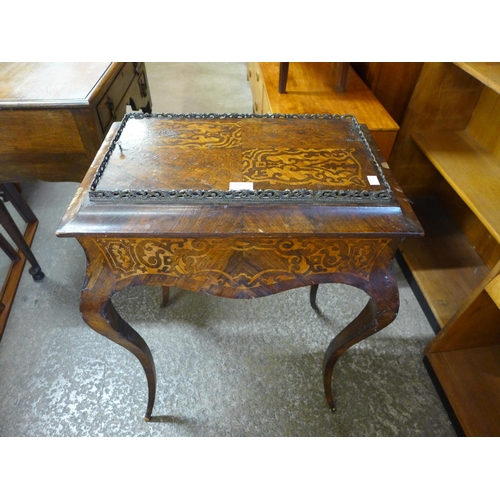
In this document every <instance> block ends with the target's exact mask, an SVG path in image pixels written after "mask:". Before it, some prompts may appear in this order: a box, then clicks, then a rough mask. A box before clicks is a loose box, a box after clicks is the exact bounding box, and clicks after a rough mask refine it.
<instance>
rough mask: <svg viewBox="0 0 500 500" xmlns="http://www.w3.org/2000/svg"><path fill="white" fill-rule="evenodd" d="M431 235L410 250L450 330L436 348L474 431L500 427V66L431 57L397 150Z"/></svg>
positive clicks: (408, 245) (435, 363)
mask: <svg viewBox="0 0 500 500" xmlns="http://www.w3.org/2000/svg"><path fill="white" fill-rule="evenodd" d="M390 165H391V168H392V170H393V173H394V175H395V176H396V178H397V179H398V181H399V182H400V184H401V185H402V188H403V190H404V192H405V194H406V195H407V196H408V197H409V198H410V199H411V200H412V202H413V207H414V209H415V212H416V213H417V216H418V217H419V220H420V221H421V223H422V225H423V226H424V230H425V232H426V235H425V237H424V238H421V239H420V240H419V241H417V240H413V241H410V240H408V241H406V242H404V243H403V245H402V247H401V253H402V256H403V257H404V259H405V262H406V264H407V265H408V267H409V269H410V271H411V273H412V276H413V278H414V280H415V282H416V283H417V284H418V286H419V288H420V290H421V291H422V293H423V295H424V297H425V299H426V301H427V303H428V305H429V307H430V309H431V311H432V313H433V314H434V317H435V319H436V321H437V324H438V325H439V328H440V331H439V333H438V335H437V336H436V338H435V339H433V341H432V342H431V343H430V344H429V346H428V347H427V349H426V356H427V359H428V361H429V363H430V365H431V367H432V369H433V370H434V373H435V374H436V376H437V378H438V380H439V382H440V384H441V386H442V388H443V390H444V392H445V394H446V396H447V398H448V400H449V402H450V404H451V407H452V409H453V411H454V413H455V415H456V416H457V418H458V420H459V423H460V424H461V426H462V428H463V430H464V432H465V434H466V435H470V436H478V435H490V436H491V435H495V436H498V435H500V313H499V310H498V307H499V298H498V290H499V287H500V284H499V279H500V278H499V277H498V275H499V272H500V64H499V63H426V64H425V65H424V67H423V68H422V72H421V74H420V77H419V80H418V82H417V85H416V87H415V91H414V93H413V96H412V98H411V100H410V103H409V105H408V109H407V113H406V116H405V119H404V121H403V124H402V127H401V131H400V134H399V136H398V139H397V141H396V144H395V146H394V150H393V153H392V155H391V157H390Z"/></svg>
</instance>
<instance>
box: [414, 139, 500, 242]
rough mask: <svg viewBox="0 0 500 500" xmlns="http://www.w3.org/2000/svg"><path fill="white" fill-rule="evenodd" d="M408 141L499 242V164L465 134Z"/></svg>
mask: <svg viewBox="0 0 500 500" xmlns="http://www.w3.org/2000/svg"><path fill="white" fill-rule="evenodd" d="M411 137H412V139H413V140H414V141H415V143H416V144H417V146H418V147H419V148H420V150H421V151H422V152H423V153H424V154H425V156H426V157H427V158H428V159H429V160H430V161H431V163H432V164H433V165H434V166H435V167H436V169H437V170H438V171H439V172H440V173H441V175H442V176H443V177H444V178H445V179H446V181H447V182H448V183H449V184H450V186H451V187H452V188H453V189H454V190H455V191H456V193H457V194H458V195H459V196H460V198H462V200H463V201H464V202H465V203H466V204H467V205H468V206H469V208H470V209H471V210H472V211H473V212H474V214H475V215H476V216H477V217H478V219H479V220H480V221H481V222H482V223H483V224H484V226H485V227H486V228H487V229H488V231H489V232H490V233H491V234H492V236H493V237H494V238H495V239H496V240H497V241H499V242H500V210H499V208H498V206H499V205H498V204H499V197H500V162H499V161H498V160H496V159H495V158H494V157H493V156H492V155H491V154H490V153H489V152H488V151H487V150H486V149H485V148H484V147H483V146H481V144H479V142H478V141H476V140H475V139H474V138H473V137H472V136H471V135H470V134H468V133H467V132H466V131H445V132H436V131H432V132H426V133H413V134H411Z"/></svg>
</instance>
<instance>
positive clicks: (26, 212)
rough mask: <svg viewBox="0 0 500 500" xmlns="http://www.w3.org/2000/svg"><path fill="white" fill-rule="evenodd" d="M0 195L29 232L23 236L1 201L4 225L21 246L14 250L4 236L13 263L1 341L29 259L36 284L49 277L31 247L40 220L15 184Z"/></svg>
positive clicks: (0, 240)
mask: <svg viewBox="0 0 500 500" xmlns="http://www.w3.org/2000/svg"><path fill="white" fill-rule="evenodd" d="M0 196H1V197H2V198H3V199H4V200H5V201H6V202H10V203H11V205H12V206H13V207H14V208H15V210H16V211H17V212H18V213H19V215H20V216H21V217H22V219H23V220H24V222H25V223H26V229H25V231H24V235H23V233H22V232H21V230H20V229H19V228H18V227H17V226H16V223H15V221H14V219H13V218H12V216H11V214H10V212H9V211H8V210H7V208H6V206H5V205H4V202H3V201H2V200H0V225H1V226H2V227H3V228H4V230H5V231H6V233H7V235H8V236H9V237H10V238H11V239H12V241H13V242H14V243H15V244H16V245H17V247H18V249H17V250H16V249H14V247H12V245H11V244H10V242H9V241H8V240H7V238H5V237H4V236H3V235H2V234H1V233H0V250H2V251H3V252H5V254H6V255H7V256H8V257H9V259H10V260H11V261H12V264H11V265H10V266H9V269H8V271H7V275H6V277H5V279H4V282H3V283H2V287H1V291H0V340H1V338H2V335H3V332H4V329H5V325H6V324H7V319H8V318H9V314H10V310H11V307H12V303H13V301H14V297H15V295H16V291H17V287H18V285H19V281H20V279H21V275H22V272H23V269H24V264H25V263H26V260H28V261H29V262H30V264H31V269H30V274H31V275H32V276H33V279H34V280H35V281H40V280H42V279H43V278H44V276H45V275H44V273H43V272H42V270H41V268H40V265H39V263H38V261H37V259H36V257H35V256H34V255H33V252H32V251H31V248H30V245H31V243H32V241H33V237H34V235H35V231H36V228H37V226H38V219H37V218H36V216H35V214H34V213H33V211H32V210H31V208H30V207H29V205H28V204H27V203H26V201H25V200H24V198H23V197H22V196H21V194H20V193H19V191H18V189H17V187H16V186H14V184H0Z"/></svg>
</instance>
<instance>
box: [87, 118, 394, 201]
mask: <svg viewBox="0 0 500 500" xmlns="http://www.w3.org/2000/svg"><path fill="white" fill-rule="evenodd" d="M90 196H91V199H97V198H98V199H101V200H121V201H123V200H124V199H127V200H129V201H134V202H138V201H148V202H175V203H178V202H185V203H193V202H197V201H201V202H210V201H215V202H218V201H223V202H231V201H237V202H250V201H256V202H260V201H266V202H271V201H272V202H274V201H277V202H281V203H282V202H285V201H300V202H307V201H315V202H326V203H332V202H337V201H342V202H345V201H354V202H380V201H390V199H391V197H392V196H391V192H390V187H389V185H388V184H387V182H386V180H385V176H384V174H383V172H382V168H381V167H380V165H379V164H378V162H377V160H376V159H375V156H374V154H373V152H372V151H371V148H370V145H369V143H368V141H367V139H366V137H365V135H364V133H363V131H362V130H361V127H360V126H359V124H358V123H357V122H356V120H355V118H354V117H350V116H338V115H321V116H320V117H304V116H283V115H280V116H278V117H277V118H271V117H269V116H263V117H257V116H252V115H219V116H218V115H155V116H147V115H140V114H133V115H129V116H127V117H126V119H125V120H124V121H123V122H122V125H121V127H120V129H119V131H118V133H117V135H116V137H115V139H114V140H113V142H112V143H111V145H110V147H109V150H108V155H107V157H106V158H105V160H104V161H103V162H102V164H101V165H100V167H99V171H98V175H97V177H96V179H95V180H94V183H93V185H92V187H91V191H90Z"/></svg>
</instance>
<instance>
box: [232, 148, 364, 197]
mask: <svg viewBox="0 0 500 500" xmlns="http://www.w3.org/2000/svg"><path fill="white" fill-rule="evenodd" d="M354 151H355V150H354V148H351V149H307V148H304V149H281V150H280V149H254V150H247V151H243V154H242V163H243V175H244V177H245V180H248V181H254V182H258V181H267V182H269V183H270V184H271V185H272V184H273V183H274V182H279V183H283V182H286V183H287V184H288V185H289V186H296V185H297V186H305V187H316V186H317V185H318V184H320V185H322V186H323V188H326V187H328V186H334V187H337V188H338V187H344V186H348V187H350V188H352V189H355V188H364V187H365V181H364V180H363V178H362V177H361V165H360V163H359V161H358V160H357V159H356V158H355V156H354Z"/></svg>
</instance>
